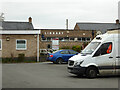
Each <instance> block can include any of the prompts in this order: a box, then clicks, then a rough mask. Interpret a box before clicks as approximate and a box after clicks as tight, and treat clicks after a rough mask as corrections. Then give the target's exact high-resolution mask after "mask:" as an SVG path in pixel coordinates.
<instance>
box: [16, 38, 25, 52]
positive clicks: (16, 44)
mask: <svg viewBox="0 0 120 90" xmlns="http://www.w3.org/2000/svg"><path fill="white" fill-rule="evenodd" d="M18 40H25V48H17V41H18ZM16 50H27V40H26V39H16Z"/></svg>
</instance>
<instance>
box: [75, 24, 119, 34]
mask: <svg viewBox="0 0 120 90" xmlns="http://www.w3.org/2000/svg"><path fill="white" fill-rule="evenodd" d="M77 25H78V26H79V28H80V29H81V30H100V31H101V32H102V33H105V32H106V31H107V30H110V29H117V28H120V24H116V23H77Z"/></svg>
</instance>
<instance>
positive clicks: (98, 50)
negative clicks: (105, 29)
mask: <svg viewBox="0 0 120 90" xmlns="http://www.w3.org/2000/svg"><path fill="white" fill-rule="evenodd" d="M106 43H109V44H110V43H111V44H112V50H111V52H110V53H106V54H101V47H102V45H103V44H106ZM97 52H100V54H99V55H96V53H97ZM112 52H113V42H105V43H102V44H101V45H100V47H99V48H98V49H97V51H96V52H95V53H94V55H93V57H99V56H104V55H109V54H111V53H112Z"/></svg>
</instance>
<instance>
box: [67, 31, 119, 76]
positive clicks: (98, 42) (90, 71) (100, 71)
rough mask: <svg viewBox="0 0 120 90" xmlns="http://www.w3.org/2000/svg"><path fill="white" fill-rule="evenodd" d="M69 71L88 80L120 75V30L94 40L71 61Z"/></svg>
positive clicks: (109, 32)
mask: <svg viewBox="0 0 120 90" xmlns="http://www.w3.org/2000/svg"><path fill="white" fill-rule="evenodd" d="M68 71H69V72H70V73H72V74H76V75H86V76H87V77H88V78H95V77H97V75H120V30H113V31H108V32H107V33H105V34H103V35H98V36H97V37H96V38H94V40H92V41H91V42H90V43H89V44H88V46H87V47H86V48H85V49H84V50H83V51H82V52H81V53H80V54H78V55H75V56H73V57H71V58H70V59H69V61H68Z"/></svg>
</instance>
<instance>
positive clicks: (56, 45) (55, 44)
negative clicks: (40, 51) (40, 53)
mask: <svg viewBox="0 0 120 90" xmlns="http://www.w3.org/2000/svg"><path fill="white" fill-rule="evenodd" d="M52 49H53V50H59V39H58V38H54V39H53V40H52Z"/></svg>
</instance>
